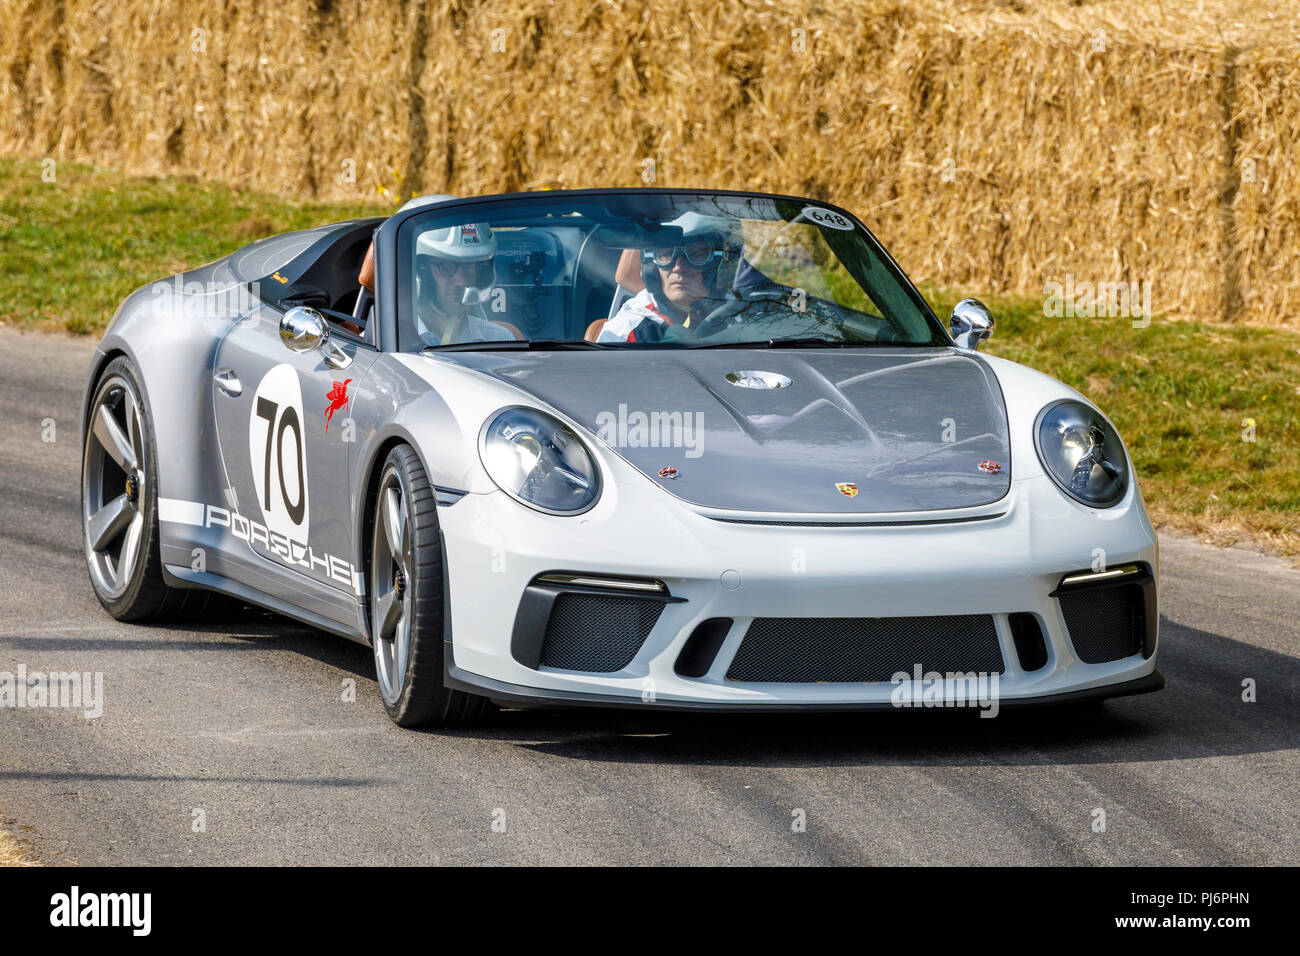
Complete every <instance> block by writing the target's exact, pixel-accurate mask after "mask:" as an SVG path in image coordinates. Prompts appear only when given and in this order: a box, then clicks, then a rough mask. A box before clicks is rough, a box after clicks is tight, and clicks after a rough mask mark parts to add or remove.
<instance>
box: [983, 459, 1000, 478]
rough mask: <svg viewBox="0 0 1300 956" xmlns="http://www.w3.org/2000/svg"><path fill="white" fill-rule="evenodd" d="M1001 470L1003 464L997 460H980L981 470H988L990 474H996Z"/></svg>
mask: <svg viewBox="0 0 1300 956" xmlns="http://www.w3.org/2000/svg"><path fill="white" fill-rule="evenodd" d="M1001 470H1002V466H1001V465H999V464H998V463H997V462H996V461H988V460H985V461H982V462H980V471H987V472H988V473H989V474H990V475H996V474H997V473H998V472H999V471H1001Z"/></svg>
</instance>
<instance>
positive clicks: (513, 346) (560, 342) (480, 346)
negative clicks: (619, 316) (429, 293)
mask: <svg viewBox="0 0 1300 956" xmlns="http://www.w3.org/2000/svg"><path fill="white" fill-rule="evenodd" d="M605 348H608V346H606V345H602V344H599V343H596V342H584V341H580V340H576V339H537V340H535V341H529V340H528V339H503V340H502V341H500V342H449V343H448V344H446V345H429V346H426V347H425V348H424V349H423V351H425V352H568V351H585V350H588V349H598V350H599V349H605Z"/></svg>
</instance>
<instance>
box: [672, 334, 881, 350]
mask: <svg viewBox="0 0 1300 956" xmlns="http://www.w3.org/2000/svg"><path fill="white" fill-rule="evenodd" d="M893 344H895V343H893V342H872V341H864V342H845V341H843V340H842V339H824V338H821V337H820V336H812V335H809V336H802V337H799V338H789V339H759V340H757V341H744V342H714V343H705V344H703V345H688V346H687V348H692V349H825V348H831V349H839V348H870V347H872V346H877V345H893Z"/></svg>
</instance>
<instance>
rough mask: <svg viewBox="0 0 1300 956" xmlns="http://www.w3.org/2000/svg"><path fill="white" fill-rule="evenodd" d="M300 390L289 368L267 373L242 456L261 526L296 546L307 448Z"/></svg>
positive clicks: (303, 512) (301, 527)
mask: <svg viewBox="0 0 1300 956" xmlns="http://www.w3.org/2000/svg"><path fill="white" fill-rule="evenodd" d="M303 422H304V418H303V412H302V389H301V388H300V387H299V385H298V373H297V371H296V370H295V369H294V367H293V366H292V365H277V366H275V368H273V369H271V371H269V372H267V373H266V375H265V376H264V377H263V378H262V381H261V382H260V383H259V384H258V386H257V391H256V392H255V393H254V395H253V408H252V412H251V414H250V416H249V420H248V456H249V460H250V461H252V463H253V486H254V487H255V488H256V489H257V504H258V506H259V507H260V508H261V509H262V516H263V518H264V519H265V521H266V526H267V527H268V528H270V529H271V530H272V531H278V532H279V533H280V534H282V535H285V536H286V537H290V538H294V539H296V540H298V541H305V540H306V539H307V529H308V528H309V527H310V526H311V525H310V523H309V522H310V514H309V512H308V502H307V446H306V442H305V441H304V435H305V433H306V429H305V428H304V427H303Z"/></svg>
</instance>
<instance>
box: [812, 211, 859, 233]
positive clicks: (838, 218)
mask: <svg viewBox="0 0 1300 956" xmlns="http://www.w3.org/2000/svg"><path fill="white" fill-rule="evenodd" d="M800 215H801V216H803V218H805V219H809V220H811V221H812V222H815V223H817V225H819V226H827V227H829V228H831V229H843V230H845V231H846V232H847V231H851V230H852V229H853V223H851V222H849V220H848V218H847V217H846V216H842V215H840V214H839V213H837V212H832V211H831V210H829V209H823V208H822V207H821V206H804V207H803V212H801V213H800Z"/></svg>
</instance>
